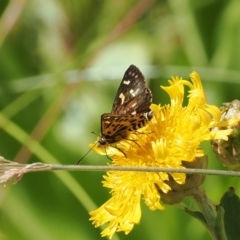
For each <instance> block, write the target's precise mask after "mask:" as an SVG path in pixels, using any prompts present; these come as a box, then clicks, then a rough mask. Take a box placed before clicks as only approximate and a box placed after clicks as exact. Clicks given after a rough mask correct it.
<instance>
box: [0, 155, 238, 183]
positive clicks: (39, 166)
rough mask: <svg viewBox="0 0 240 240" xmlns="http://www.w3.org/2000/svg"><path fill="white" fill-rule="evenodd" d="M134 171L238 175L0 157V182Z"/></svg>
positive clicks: (200, 170) (221, 171)
mask: <svg viewBox="0 0 240 240" xmlns="http://www.w3.org/2000/svg"><path fill="white" fill-rule="evenodd" d="M56 170H57V171H59V170H65V171H136V172H167V173H185V174H202V175H219V176H228V177H240V172H235V171H227V170H211V169H193V168H159V167H128V166H83V165H60V164H45V163H40V162H37V163H32V164H20V163H16V162H11V161H9V160H6V159H4V158H2V157H0V183H4V184H6V183H7V182H9V181H13V182H15V183H16V182H18V181H19V180H20V179H21V177H22V176H23V175H24V174H25V173H29V172H44V171H56Z"/></svg>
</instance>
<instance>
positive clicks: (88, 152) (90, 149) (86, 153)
mask: <svg viewBox="0 0 240 240" xmlns="http://www.w3.org/2000/svg"><path fill="white" fill-rule="evenodd" d="M97 143H98V142H96V143H95V144H94V145H93V146H92V147H91V148H90V149H89V150H88V151H87V152H86V153H85V154H84V155H83V156H82V157H81V158H80V159H79V160H78V162H77V165H79V163H80V162H81V161H82V160H83V159H84V158H85V157H86V156H87V155H88V154H89V152H91V151H92V149H93V148H94V147H95V146H96V145H97Z"/></svg>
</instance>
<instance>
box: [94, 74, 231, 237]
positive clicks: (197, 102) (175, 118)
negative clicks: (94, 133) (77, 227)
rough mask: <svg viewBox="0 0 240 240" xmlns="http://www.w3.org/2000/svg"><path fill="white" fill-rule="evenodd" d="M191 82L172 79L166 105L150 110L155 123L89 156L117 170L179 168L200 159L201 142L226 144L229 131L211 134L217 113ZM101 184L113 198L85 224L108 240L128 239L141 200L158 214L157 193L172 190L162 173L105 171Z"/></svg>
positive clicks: (181, 177)
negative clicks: (120, 235) (103, 157)
mask: <svg viewBox="0 0 240 240" xmlns="http://www.w3.org/2000/svg"><path fill="white" fill-rule="evenodd" d="M190 76H191V81H187V80H183V79H181V78H178V77H175V78H174V77H172V80H169V84H170V86H168V87H162V89H163V90H165V91H166V92H167V93H168V94H169V96H170V99H171V104H170V105H165V106H160V105H155V104H152V106H151V109H152V111H153V112H154V117H153V118H152V120H151V121H150V122H149V123H148V124H147V125H146V126H145V127H143V128H141V129H139V130H138V131H136V132H132V133H130V134H129V136H128V140H121V141H120V142H118V143H117V144H116V147H111V146H107V147H104V149H103V148H100V147H98V146H97V145H96V146H95V147H94V150H95V151H96V152H98V153H100V154H107V155H108V156H111V158H112V164H113V165H116V166H134V167H136V166H139V167H143V166H144V167H146V166H147V167H162V168H166V167H169V168H184V167H183V165H182V162H183V161H187V162H192V161H194V159H195V157H201V156H203V155H204V154H203V151H202V150H200V151H199V145H200V143H201V142H202V141H204V140H210V139H213V138H218V139H227V135H228V134H230V132H231V130H223V131H221V130H218V131H215V132H214V133H213V132H211V131H210V128H213V127H215V126H217V125H218V124H219V121H220V116H221V112H220V110H219V109H218V108H217V107H215V106H213V105H208V104H207V103H206V97H205V94H204V92H203V88H202V84H201V80H200V77H199V75H198V74H197V73H196V72H193V73H192V74H191V75H190ZM184 86H187V87H189V89H190V90H189V91H188V93H189V94H188V96H187V97H188V104H187V106H183V100H184V94H185V89H184ZM118 149H120V151H119V150H118ZM123 153H124V154H125V155H126V156H125V155H124V154H123ZM170 175H171V178H172V179H173V180H175V182H177V183H178V184H184V183H185V177H186V175H185V174H183V173H172V174H170ZM104 178H105V181H104V182H103V185H104V186H105V187H108V188H110V189H111V194H112V198H111V199H109V200H108V201H107V202H106V203H105V204H103V205H102V206H101V207H100V208H99V209H97V210H95V211H92V212H90V215H91V218H90V219H91V220H93V224H95V226H96V227H98V226H100V225H102V224H104V223H108V226H107V227H106V229H105V230H104V231H103V232H102V236H109V238H111V237H112V236H113V234H114V233H115V232H118V231H124V232H125V234H128V233H129V232H130V231H131V230H132V228H133V226H134V224H135V223H139V221H140V218H141V208H140V200H141V198H143V199H144V201H145V203H146V205H147V206H149V208H150V209H151V210H156V209H160V210H162V209H164V207H163V206H162V205H161V204H160V199H161V196H160V194H159V191H158V189H160V190H161V191H162V192H163V193H167V192H168V191H169V190H171V187H170V186H169V185H167V183H166V182H167V180H169V175H168V174H167V173H164V172H119V171H110V172H107V176H105V177H104Z"/></svg>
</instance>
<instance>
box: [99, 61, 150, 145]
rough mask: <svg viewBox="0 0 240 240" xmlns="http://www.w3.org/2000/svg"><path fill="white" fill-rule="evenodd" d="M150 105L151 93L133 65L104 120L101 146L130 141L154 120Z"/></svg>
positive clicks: (102, 117) (102, 119)
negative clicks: (131, 137) (131, 136)
mask: <svg viewBox="0 0 240 240" xmlns="http://www.w3.org/2000/svg"><path fill="white" fill-rule="evenodd" d="M151 103H152V93H151V90H150V89H149V88H148V87H147V86H146V82H145V79H144V76H143V75H142V73H141V71H140V70H139V69H138V68H137V67H136V66H134V65H131V66H130V67H129V68H128V69H127V71H126V72H125V74H124V76H123V79H122V81H121V83H120V86H119V89H118V91H117V94H116V97H115V100H114V102H113V106H112V111H111V113H105V114H103V115H102V116H101V136H100V138H99V140H98V145H99V146H106V145H109V144H114V143H116V142H119V141H121V140H123V139H127V137H128V135H129V133H130V132H133V131H136V130H138V129H140V128H142V127H144V126H145V125H146V124H147V123H148V121H149V120H151V118H152V116H153V112H152V111H151V109H150V105H151Z"/></svg>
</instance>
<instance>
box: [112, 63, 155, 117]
mask: <svg viewBox="0 0 240 240" xmlns="http://www.w3.org/2000/svg"><path fill="white" fill-rule="evenodd" d="M151 103H152V93H151V91H150V89H149V88H148V87H147V86H146V82H145V79H144V76H143V74H142V73H141V71H140V70H139V69H138V68H137V67H136V66H134V65H131V66H130V67H129V68H128V69H127V71H126V72H125V74H124V76H123V79H122V82H121V83H120V86H119V88H118V91H117V94H116V97H115V100H114V102H113V106H112V112H111V114H116V115H129V114H131V115H136V114H141V113H146V112H150V111H151V110H150V108H149V107H150V105H151Z"/></svg>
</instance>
